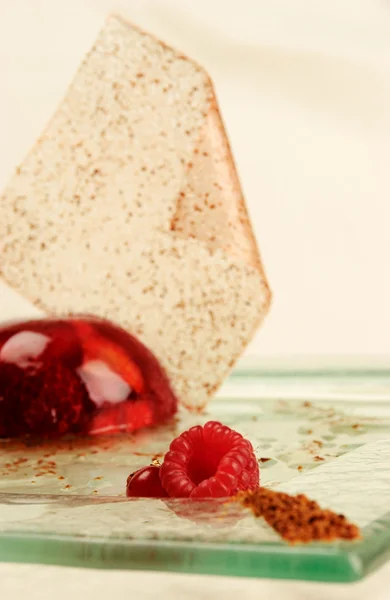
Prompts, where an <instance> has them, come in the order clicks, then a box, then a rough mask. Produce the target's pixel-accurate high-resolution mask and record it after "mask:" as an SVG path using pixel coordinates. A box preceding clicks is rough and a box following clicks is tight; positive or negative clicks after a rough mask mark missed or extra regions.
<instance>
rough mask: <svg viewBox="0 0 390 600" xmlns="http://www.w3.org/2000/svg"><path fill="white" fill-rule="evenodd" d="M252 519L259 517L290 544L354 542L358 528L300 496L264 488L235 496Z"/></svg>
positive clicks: (343, 517)
mask: <svg viewBox="0 0 390 600" xmlns="http://www.w3.org/2000/svg"><path fill="white" fill-rule="evenodd" d="M236 500H238V501H239V502H240V503H241V504H242V505H243V506H245V507H247V508H250V509H251V511H252V512H253V514H254V515H255V517H263V518H264V519H265V520H266V521H267V523H268V524H269V525H271V527H272V528H273V529H274V530H275V531H276V532H277V533H279V534H280V535H281V536H282V538H284V539H285V540H286V541H288V542H289V543H290V544H294V543H296V542H312V541H315V540H316V541H331V540H335V539H344V540H355V539H358V538H360V537H361V535H360V531H359V528H358V527H357V526H356V525H354V524H352V523H350V522H349V521H348V520H347V519H346V518H345V516H344V515H338V514H336V513H334V512H332V511H331V510H327V509H322V508H320V506H319V505H318V504H317V502H315V501H314V500H310V499H309V498H307V496H304V495H303V494H298V495H297V496H290V495H289V494H285V493H283V492H275V491H272V490H268V489H265V488H257V489H256V490H254V491H247V492H239V493H238V494H237V496H236Z"/></svg>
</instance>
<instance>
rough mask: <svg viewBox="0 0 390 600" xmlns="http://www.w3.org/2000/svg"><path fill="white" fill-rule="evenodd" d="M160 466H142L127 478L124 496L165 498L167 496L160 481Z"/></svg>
mask: <svg viewBox="0 0 390 600" xmlns="http://www.w3.org/2000/svg"><path fill="white" fill-rule="evenodd" d="M159 472H160V467H158V466H155V465H150V466H149V467H143V468H142V469H139V470H138V471H136V472H135V473H132V474H131V475H129V477H128V478H127V486H126V496H128V497H129V498H165V497H167V496H168V494H167V493H166V491H165V490H164V488H163V486H162V485H161V481H160V474H159Z"/></svg>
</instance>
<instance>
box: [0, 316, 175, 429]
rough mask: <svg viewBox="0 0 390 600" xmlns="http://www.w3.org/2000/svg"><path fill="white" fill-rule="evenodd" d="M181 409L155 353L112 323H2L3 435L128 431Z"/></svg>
mask: <svg viewBox="0 0 390 600" xmlns="http://www.w3.org/2000/svg"><path fill="white" fill-rule="evenodd" d="M176 409H177V399H176V397H175V395H174V393H173V391H172V389H171V386H170V384H169V381H168V378H167V376H166V374H165V372H164V371H163V369H162V368H161V367H160V365H159V363H158V361H157V359H156V358H155V356H154V355H153V354H152V353H151V352H150V351H149V350H148V349H147V348H146V347H145V346H144V345H143V344H142V343H141V342H140V341H138V340H137V339H136V338H134V337H133V336H131V335H130V334H129V333H127V332H126V331H124V330H123V329H121V328H120V327H117V326H116V325H113V324H112V323H110V322H109V321H106V320H103V319H99V318H95V317H70V318H66V319H40V320H34V321H27V322H23V323H14V324H11V325H9V324H8V325H5V326H3V327H2V328H0V437H17V436H24V435H38V436H44V437H47V436H50V437H52V436H61V435H64V434H76V433H80V434H88V435H98V434H101V435H104V434H111V433H118V432H130V431H134V430H136V429H140V428H141V427H146V426H148V425H153V424H158V423H161V422H163V421H165V420H166V419H168V418H169V417H171V416H172V415H173V414H174V413H175V412H176Z"/></svg>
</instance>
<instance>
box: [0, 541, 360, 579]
mask: <svg viewBox="0 0 390 600" xmlns="http://www.w3.org/2000/svg"><path fill="white" fill-rule="evenodd" d="M0 560H1V561H2V562H19V563H36V564H37V563H39V564H50V565H60V566H74V567H86V568H97V569H133V570H135V569H137V570H149V571H150V570H152V571H166V572H176V573H192V574H193V573H198V574H204V575H231V576H235V577H267V578H277V579H301V580H303V579H304V580H310V581H323V582H345V583H347V582H353V581H357V580H359V579H361V578H362V577H363V575H364V574H365V573H364V570H363V568H362V562H361V561H360V560H359V559H357V558H356V555H355V553H354V552H353V551H352V552H348V551H345V550H343V549H341V548H331V547H328V548H326V547H323V546H314V545H310V546H300V547H299V549H298V547H295V548H294V551H293V552H291V549H290V548H289V547H288V546H287V545H286V546H284V545H280V544H261V545H258V546H256V545H245V546H242V545H240V544H229V545H219V544H201V545H200V544H196V543H191V544H187V543H183V542H161V541H153V542H149V543H148V542H139V541H131V540H121V541H116V540H107V539H99V538H95V539H88V540H86V539H83V538H77V537H65V536H56V535H45V536H38V535H29V534H27V535H26V534H11V535H10V534H4V535H1V536H0Z"/></svg>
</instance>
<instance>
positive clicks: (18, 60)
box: [0, 0, 390, 355]
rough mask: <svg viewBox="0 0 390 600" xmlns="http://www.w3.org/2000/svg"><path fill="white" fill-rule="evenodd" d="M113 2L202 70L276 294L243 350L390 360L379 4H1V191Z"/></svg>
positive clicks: (127, 0) (385, 91)
mask: <svg viewBox="0 0 390 600" xmlns="http://www.w3.org/2000/svg"><path fill="white" fill-rule="evenodd" d="M111 11H117V12H119V13H122V14H123V15H125V16H127V17H128V18H129V19H131V20H132V21H134V22H135V23H138V24H139V25H141V26H142V27H144V28H146V29H148V30H150V31H152V32H154V33H155V34H157V35H158V36H159V37H161V38H162V39H164V40H165V41H167V42H168V43H171V44H173V45H174V46H176V47H177V48H179V49H180V50H182V51H184V52H185V53H187V54H189V55H190V56H192V57H194V58H195V59H197V60H198V61H199V62H200V63H202V64H203V65H204V66H205V67H206V68H207V69H208V71H209V72H210V74H211V75H212V77H213V78H214V81H215V84H216V89H217V93H218V96H219V100H220V104H221V109H222V113H223V116H224V119H225V122H226V126H227V129H228V133H229V135H230V138H231V142H232V146H233V151H234V154H235V157H236V160H237V164H238V168H239V173H240V176H241V180H242V184H243V188H244V192H245V195H246V198H247V203H248V206H249V210H250V213H251V216H252V219H253V223H254V227H255V230H256V234H257V237H258V240H259V244H260V249H261V252H262V255H263V259H264V262H265V266H266V269H267V272H268V275H269V279H270V283H271V286H272V288H273V291H274V302H273V308H272V312H271V314H270V316H269V318H268V319H267V321H266V324H265V326H264V327H263V329H262V330H261V332H260V334H259V335H258V336H257V338H256V340H255V342H254V343H253V344H252V346H251V348H250V353H251V354H253V353H261V354H263V355H275V354H276V355H280V354H284V355H285V354H329V353H331V354H332V353H337V354H349V355H350V354H389V355H390V310H389V308H390V276H389V261H390V235H389V228H390V194H389V192H390V174H389V156H390V3H389V2H388V1H385V0H326V1H325V0H324V1H321V2H319V1H318V0H306V1H303V0H291V1H288V0H284V1H281V0H273V1H272V2H267V1H266V0H240V1H239V2H238V1H237V2H236V1H233V0H230V1H229V0H198V1H197V2H192V1H190V0H188V1H185V0H138V1H137V0H116V1H114V0H84V1H83V0H66V1H61V2H60V1H59V0H31V1H29V0H12V2H10V1H9V2H7V1H5V0H0V71H1V79H0V86H1V90H0V157H1V160H0V187H2V186H3V185H4V184H5V183H6V181H7V179H8V177H9V176H10V175H11V173H12V171H13V169H14V167H15V166H16V164H17V163H18V162H20V161H21V159H22V158H23V157H24V155H25V153H26V151H27V150H28V149H29V147H30V146H31V145H32V143H33V142H34V140H35V138H36V137H37V136H38V135H39V134H40V132H41V130H42V128H43V126H44V125H45V123H46V121H47V120H48V118H49V117H50V115H51V114H52V112H53V111H54V109H55V107H56V105H57V103H58V102H59V101H60V99H61V97H62V95H63V93H64V91H65V89H66V86H67V84H68V83H69V82H70V80H71V78H72V76H73V74H74V72H75V69H76V68H77V66H78V63H79V61H80V59H81V58H82V56H83V54H84V53H85V52H86V51H87V50H88V49H89V47H90V46H91V44H92V42H93V40H94V37H95V35H96V33H97V31H98V30H99V28H100V26H101V25H102V22H103V20H104V18H105V16H106V15H107V13H108V12H111ZM53 202H55V198H53ZM0 297H1V301H0V311H1V313H2V315H3V318H7V317H8V316H9V314H8V313H9V310H11V309H9V305H10V301H9V298H8V296H7V295H5V293H4V292H3V293H2V294H1V295H0ZM17 309H18V307H17V306H16V305H15V304H14V302H12V314H11V315H10V316H13V313H14V311H17Z"/></svg>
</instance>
